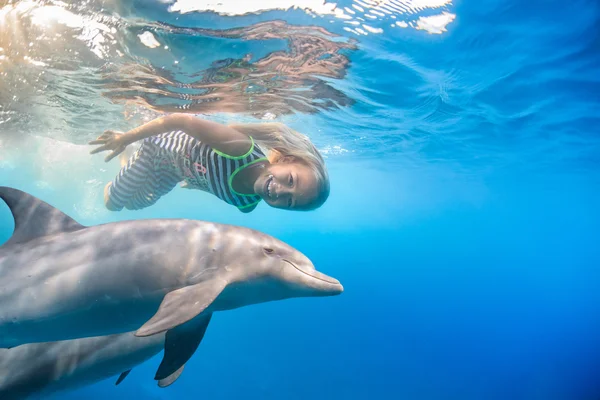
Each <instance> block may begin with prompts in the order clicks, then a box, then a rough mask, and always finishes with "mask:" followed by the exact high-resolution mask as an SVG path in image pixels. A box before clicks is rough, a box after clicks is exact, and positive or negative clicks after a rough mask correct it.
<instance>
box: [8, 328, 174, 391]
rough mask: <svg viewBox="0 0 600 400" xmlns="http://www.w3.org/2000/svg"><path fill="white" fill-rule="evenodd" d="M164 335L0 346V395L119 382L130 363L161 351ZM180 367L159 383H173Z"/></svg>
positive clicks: (110, 337) (129, 334) (161, 384)
mask: <svg viewBox="0 0 600 400" xmlns="http://www.w3.org/2000/svg"><path fill="white" fill-rule="evenodd" d="M164 339H165V335H164V334H157V335H152V336H148V337H136V336H135V335H134V332H127V333H119V334H115V335H107V336H100V337H90V338H84V339H73V340H64V341H58V342H48V343H31V344H24V345H21V346H17V347H14V348H12V349H0V371H2V373H1V374H0V399H3V400H17V399H26V398H28V397H30V396H32V395H34V394H35V395H47V394H50V393H54V392H57V391H62V390H71V389H75V388H78V387H82V386H85V385H89V384H92V383H95V382H98V381H101V380H104V379H107V378H110V377H111V376H114V375H117V374H120V376H119V378H118V380H117V381H116V384H117V385H118V384H119V383H121V382H122V381H123V379H125V377H126V376H127V375H128V374H129V372H130V371H131V369H132V368H134V367H135V366H136V365H138V364H141V363H143V362H144V361H146V360H148V359H150V358H151V357H153V356H154V355H156V354H158V353H159V352H160V351H162V349H163V346H164ZM182 370H183V366H182V367H181V368H180V369H178V370H177V371H175V373H173V374H172V375H171V376H168V377H166V378H165V379H164V380H161V381H159V383H158V384H159V386H160V387H165V386H168V385H170V384H171V383H173V382H174V381H175V380H176V379H177V378H178V377H179V375H180V374H181V372H182Z"/></svg>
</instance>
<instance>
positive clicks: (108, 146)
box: [90, 144, 111, 154]
mask: <svg viewBox="0 0 600 400" xmlns="http://www.w3.org/2000/svg"><path fill="white" fill-rule="evenodd" d="M106 150H111V146H110V145H108V144H105V145H104V146H100V147H96V148H95V149H94V150H92V151H90V154H96V153H100V152H101V151H106Z"/></svg>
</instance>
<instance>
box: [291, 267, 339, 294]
mask: <svg viewBox="0 0 600 400" xmlns="http://www.w3.org/2000/svg"><path fill="white" fill-rule="evenodd" d="M284 261H286V262H287V263H288V264H290V265H292V266H293V267H294V268H295V269H296V270H297V271H299V272H301V273H302V274H303V276H304V279H302V281H303V283H304V284H305V285H307V286H309V287H311V288H312V289H315V290H316V292H317V293H318V294H317V296H335V295H338V294H340V293H342V292H343V291H344V287H343V286H342V284H341V283H340V281H338V280H337V279H335V278H332V277H330V276H328V275H325V274H324V273H322V272H319V271H317V270H315V269H312V268H310V269H308V268H301V267H299V266H298V265H296V264H294V263H293V262H291V261H288V260H284Z"/></svg>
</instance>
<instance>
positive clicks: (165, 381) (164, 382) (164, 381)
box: [158, 364, 185, 388]
mask: <svg viewBox="0 0 600 400" xmlns="http://www.w3.org/2000/svg"><path fill="white" fill-rule="evenodd" d="M184 367H185V364H183V365H182V366H181V367H179V369H178V370H177V371H175V372H173V373H172V374H171V375H169V376H167V377H166V378H165V379H161V380H160V381H158V387H160V388H166V387H167V386H170V385H172V384H173V382H175V381H176V380H177V378H179V375H181V373H182V372H183V368H184Z"/></svg>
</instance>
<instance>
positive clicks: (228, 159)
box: [144, 131, 267, 211]
mask: <svg viewBox="0 0 600 400" xmlns="http://www.w3.org/2000/svg"><path fill="white" fill-rule="evenodd" d="M250 140H251V142H252V146H251V147H250V150H248V152H247V153H246V154H244V155H241V156H239V157H235V156H230V155H228V154H225V153H223V152H220V151H218V150H216V149H213V148H212V147H210V146H208V145H207V144H205V143H202V142H201V141H199V140H197V139H195V138H193V137H192V136H190V135H188V134H186V133H185V132H183V131H172V132H165V133H162V134H160V135H157V136H152V137H150V138H147V139H145V140H144V141H145V142H146V143H144V144H145V145H151V146H153V147H157V148H158V149H157V150H158V152H156V153H155V154H156V156H155V159H154V162H155V163H158V165H157V167H160V168H162V167H165V168H176V169H178V170H179V171H178V172H179V173H180V174H181V175H182V177H183V179H184V180H185V182H186V183H187V185H188V187H190V188H194V189H200V190H204V191H207V192H210V193H212V194H214V195H215V196H217V197H218V198H220V199H221V200H223V201H225V202H226V203H229V204H231V205H234V206H236V207H237V208H238V209H240V210H242V211H250V210H251V209H253V208H254V207H255V206H256V204H258V203H259V202H260V200H261V198H260V196H258V195H256V194H243V193H238V192H236V191H235V190H234V189H233V186H232V182H233V179H234V178H235V176H236V175H237V174H238V173H239V172H240V171H241V170H242V169H244V168H245V167H247V166H249V165H251V164H254V163H257V162H260V161H266V160H267V158H266V157H265V154H264V153H263V152H262V151H261V150H260V148H258V147H257V146H255V144H254V139H252V137H250ZM169 164H170V165H169Z"/></svg>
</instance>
